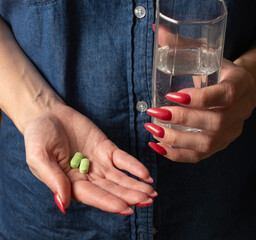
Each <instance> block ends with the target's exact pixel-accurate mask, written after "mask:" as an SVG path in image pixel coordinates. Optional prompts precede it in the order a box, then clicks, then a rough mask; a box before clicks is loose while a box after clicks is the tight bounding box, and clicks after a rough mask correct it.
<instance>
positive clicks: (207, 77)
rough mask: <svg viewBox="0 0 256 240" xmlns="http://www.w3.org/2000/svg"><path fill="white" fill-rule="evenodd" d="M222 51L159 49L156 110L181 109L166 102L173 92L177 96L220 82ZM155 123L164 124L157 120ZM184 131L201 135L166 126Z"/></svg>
mask: <svg viewBox="0 0 256 240" xmlns="http://www.w3.org/2000/svg"><path fill="white" fill-rule="evenodd" d="M219 54H221V51H220V50H212V49H207V48H206V47H201V48H200V49H198V48H197V49H195V48H186V49H178V50H176V52H175V51H174V50H169V48H168V47H162V48H159V49H158V52H157V56H156V60H155V64H156V72H155V73H154V74H155V76H154V77H155V78H156V81H155V86H154V87H153V90H154V94H153V96H154V97H153V107H161V106H177V105H178V104H176V103H172V102H170V101H168V100H167V99H166V98H165V95H166V94H167V93H169V92H177V91H179V90H181V89H183V88H190V87H197V88H203V87H207V86H211V85H214V84H217V83H218V82H219V74H220V65H221V63H220V62H219V61H218V60H219V59H221V58H220V57H219ZM154 122H155V123H161V124H163V123H162V122H160V121H159V120H157V119H154ZM164 125H166V126H167V127H171V128H174V129H177V130H181V131H200V130H199V129H193V128H188V127H184V126H177V125H169V124H164Z"/></svg>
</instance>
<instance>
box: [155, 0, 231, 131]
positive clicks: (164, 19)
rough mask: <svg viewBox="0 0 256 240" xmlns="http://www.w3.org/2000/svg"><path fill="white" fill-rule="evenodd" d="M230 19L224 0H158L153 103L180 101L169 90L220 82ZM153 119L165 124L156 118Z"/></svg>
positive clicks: (170, 104)
mask: <svg viewBox="0 0 256 240" xmlns="http://www.w3.org/2000/svg"><path fill="white" fill-rule="evenodd" d="M226 21H227V8H226V5H225V2H224V0H190V1H183V0H157V1H156V24H155V48H154V64H153V99H152V107H156V108H159V107H163V106H177V105H179V104H176V103H172V102H170V101H168V100H167V99H166V98H165V95H166V94H167V93H169V92H177V91H179V90H181V89H183V88H191V87H197V88H203V87H207V86H211V85H213V84H217V83H218V82H219V76H220V68H221V63H222V59H223V48H224V40H225V31H226ZM153 122H154V123H158V124H159V123H160V124H164V123H163V122H161V121H160V120H158V119H156V118H153ZM164 125H165V126H167V127H171V128H173V129H176V130H180V131H200V130H199V129H193V128H189V127H185V126H178V125H171V124H164Z"/></svg>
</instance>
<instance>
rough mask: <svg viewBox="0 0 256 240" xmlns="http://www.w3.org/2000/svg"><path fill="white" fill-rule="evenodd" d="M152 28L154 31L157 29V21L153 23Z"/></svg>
mask: <svg viewBox="0 0 256 240" xmlns="http://www.w3.org/2000/svg"><path fill="white" fill-rule="evenodd" d="M152 29H153V31H155V30H156V24H155V23H153V24H152Z"/></svg>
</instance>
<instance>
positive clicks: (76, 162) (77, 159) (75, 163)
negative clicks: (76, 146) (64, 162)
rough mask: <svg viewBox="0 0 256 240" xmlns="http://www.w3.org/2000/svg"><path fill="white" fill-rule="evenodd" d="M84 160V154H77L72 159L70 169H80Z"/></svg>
mask: <svg viewBox="0 0 256 240" xmlns="http://www.w3.org/2000/svg"><path fill="white" fill-rule="evenodd" d="M82 159H83V154H82V153H80V152H77V153H75V155H74V157H72V159H71V161H70V167H72V168H78V167H79V165H80V162H81V160H82Z"/></svg>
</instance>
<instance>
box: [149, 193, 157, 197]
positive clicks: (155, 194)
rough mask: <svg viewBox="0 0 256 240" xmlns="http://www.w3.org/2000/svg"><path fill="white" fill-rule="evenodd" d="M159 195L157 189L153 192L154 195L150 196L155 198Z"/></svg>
mask: <svg viewBox="0 0 256 240" xmlns="http://www.w3.org/2000/svg"><path fill="white" fill-rule="evenodd" d="M157 196H158V193H157V192H156V191H154V193H153V194H152V195H150V196H149V197H150V198H155V197H157Z"/></svg>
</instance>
